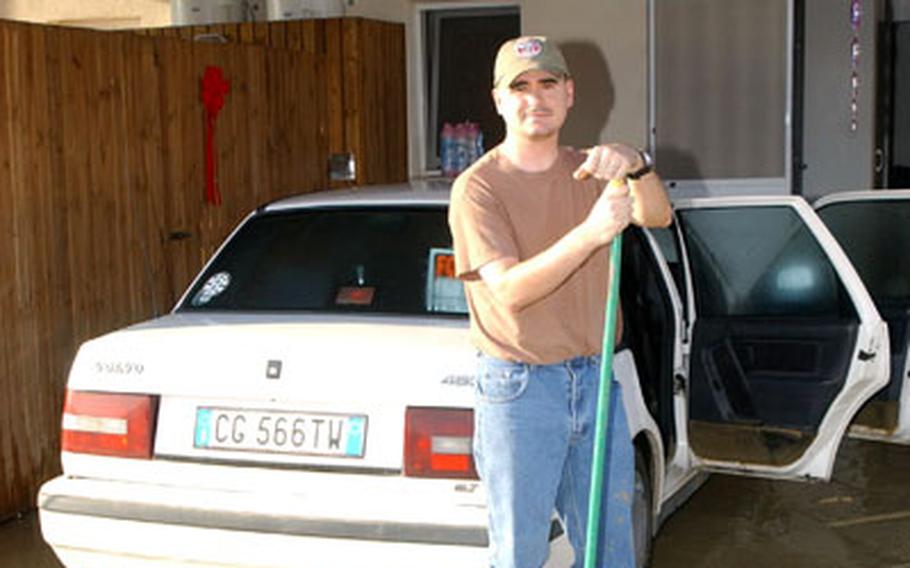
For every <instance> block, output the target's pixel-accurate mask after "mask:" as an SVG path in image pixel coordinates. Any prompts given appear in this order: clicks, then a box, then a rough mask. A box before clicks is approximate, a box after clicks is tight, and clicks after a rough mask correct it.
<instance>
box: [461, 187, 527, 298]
mask: <svg viewBox="0 0 910 568" xmlns="http://www.w3.org/2000/svg"><path fill="white" fill-rule="evenodd" d="M449 227H450V229H451V230H452V240H453V248H454V250H455V273H456V276H457V277H458V278H461V279H463V280H474V279H476V278H477V274H476V272H477V270H479V269H480V268H481V267H483V266H484V265H485V264H489V263H490V262H493V261H494V260H499V259H502V258H509V257H511V258H518V246H517V244H516V241H515V236H514V231H513V229H512V225H511V223H510V222H509V217H508V213H507V211H506V209H505V207H504V206H503V204H502V202H501V201H500V200H498V199H497V198H496V196H495V195H493V194H492V193H491V191H490V189H489V188H488V187H487V186H486V185H485V184H484V183H483V182H482V181H481V180H479V179H478V178H477V177H476V176H471V175H468V176H461V177H459V178H458V179H457V180H455V183H454V185H453V187H452V200H451V204H450V206H449Z"/></svg>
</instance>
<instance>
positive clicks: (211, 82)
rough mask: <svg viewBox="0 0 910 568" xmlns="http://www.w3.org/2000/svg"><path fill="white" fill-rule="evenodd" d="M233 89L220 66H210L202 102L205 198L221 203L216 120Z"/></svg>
mask: <svg viewBox="0 0 910 568" xmlns="http://www.w3.org/2000/svg"><path fill="white" fill-rule="evenodd" d="M230 91H231V83H230V81H225V79H224V71H222V69H221V68H220V67H214V66H208V67H206V68H205V75H204V76H203V77H202V93H201V98H202V104H203V105H204V106H205V200H206V201H207V202H208V203H211V204H213V205H221V193H220V192H219V191H218V178H217V176H216V175H215V121H216V120H217V119H218V113H219V112H221V109H222V108H224V96H225V95H227V94H228V93H229V92H230Z"/></svg>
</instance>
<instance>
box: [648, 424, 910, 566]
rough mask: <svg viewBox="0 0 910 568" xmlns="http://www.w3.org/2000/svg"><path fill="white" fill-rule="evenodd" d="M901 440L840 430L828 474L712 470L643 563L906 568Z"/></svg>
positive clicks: (907, 516)
mask: <svg viewBox="0 0 910 568" xmlns="http://www.w3.org/2000/svg"><path fill="white" fill-rule="evenodd" d="M908 477H910V447H904V446H894V445H888V444H879V443H873V442H859V441H853V440H849V441H846V442H845V443H844V444H843V446H842V447H841V450H840V453H839V456H838V460H837V462H836V463H835V467H834V475H833V478H832V481H831V482H830V483H797V482H784V481H764V480H756V479H749V478H745V477H734V476H727V475H714V476H712V477H711V478H710V479H709V480H708V482H707V483H706V484H705V485H704V486H703V487H702V488H701V489H700V490H699V491H698V492H697V493H696V494H695V495H694V496H693V498H692V499H691V500H689V502H688V503H686V504H685V505H683V506H682V507H681V508H680V509H679V511H677V512H676V514H675V515H673V516H672V517H670V519H669V520H668V521H667V522H666V523H665V524H664V526H663V528H662V529H661V532H660V533H659V534H658V537H657V540H656V541H655V543H654V562H653V565H652V568H683V567H687V568H689V567H704V568H715V567H716V568H765V567H767V568H812V567H816V566H817V567H825V568H866V567H868V568H873V567H874V568H910V539H908V538H907V535H910V481H908Z"/></svg>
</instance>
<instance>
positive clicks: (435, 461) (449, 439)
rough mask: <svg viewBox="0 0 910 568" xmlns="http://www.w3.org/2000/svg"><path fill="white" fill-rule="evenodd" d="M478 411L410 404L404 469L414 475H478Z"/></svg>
mask: <svg viewBox="0 0 910 568" xmlns="http://www.w3.org/2000/svg"><path fill="white" fill-rule="evenodd" d="M473 432H474V411H472V410H464V409H455V408H408V409H407V411H406V413H405V430H404V436H405V456H404V457H405V459H404V473H405V475H408V476H411V477H444V478H459V479H477V472H476V471H475V469H474V458H473V457H472V455H471V438H472V436H473Z"/></svg>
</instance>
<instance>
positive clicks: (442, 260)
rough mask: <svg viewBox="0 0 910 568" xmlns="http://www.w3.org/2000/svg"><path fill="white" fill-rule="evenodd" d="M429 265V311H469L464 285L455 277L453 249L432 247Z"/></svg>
mask: <svg viewBox="0 0 910 568" xmlns="http://www.w3.org/2000/svg"><path fill="white" fill-rule="evenodd" d="M427 267H428V269H427V311H428V312H447V313H455V314H466V313H468V304H467V302H466V301H465V298H464V285H463V284H462V282H461V280H459V279H457V278H455V255H454V253H453V251H452V249H450V248H431V249H430V252H429V262H428V263H427Z"/></svg>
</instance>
